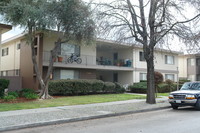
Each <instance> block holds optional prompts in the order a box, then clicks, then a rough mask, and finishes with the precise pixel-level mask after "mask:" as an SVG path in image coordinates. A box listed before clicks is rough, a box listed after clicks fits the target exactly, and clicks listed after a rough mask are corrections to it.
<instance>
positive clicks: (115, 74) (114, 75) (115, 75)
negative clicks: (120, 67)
mask: <svg viewBox="0 0 200 133" xmlns="http://www.w3.org/2000/svg"><path fill="white" fill-rule="evenodd" d="M113 82H118V73H113Z"/></svg>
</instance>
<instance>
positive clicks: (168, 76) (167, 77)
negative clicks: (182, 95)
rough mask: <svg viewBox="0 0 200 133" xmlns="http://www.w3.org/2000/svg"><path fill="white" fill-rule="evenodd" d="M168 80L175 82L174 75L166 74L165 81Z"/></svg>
mask: <svg viewBox="0 0 200 133" xmlns="http://www.w3.org/2000/svg"><path fill="white" fill-rule="evenodd" d="M167 79H169V80H172V81H174V74H165V80H167Z"/></svg>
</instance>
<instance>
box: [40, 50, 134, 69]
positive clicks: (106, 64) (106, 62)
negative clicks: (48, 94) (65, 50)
mask: <svg viewBox="0 0 200 133" xmlns="http://www.w3.org/2000/svg"><path fill="white" fill-rule="evenodd" d="M70 56H71V55H58V58H56V60H54V66H55V67H67V68H82V69H102V70H129V71H130V70H132V69H133V68H132V60H131V59H119V60H115V61H114V60H111V59H109V58H106V57H96V56H92V55H80V56H79V57H78V58H80V59H81V60H82V61H81V63H79V62H76V61H72V62H70V61H69V60H70ZM49 57H50V52H43V66H48V63H49Z"/></svg>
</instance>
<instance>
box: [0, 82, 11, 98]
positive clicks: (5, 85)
mask: <svg viewBox="0 0 200 133" xmlns="http://www.w3.org/2000/svg"><path fill="white" fill-rule="evenodd" d="M9 82H10V81H9V80H6V79H0V98H2V97H3V96H4V90H5V89H6V88H8V85H9Z"/></svg>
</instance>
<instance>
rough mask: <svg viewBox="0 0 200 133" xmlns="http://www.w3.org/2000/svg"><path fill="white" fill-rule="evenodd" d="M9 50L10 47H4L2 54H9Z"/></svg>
mask: <svg viewBox="0 0 200 133" xmlns="http://www.w3.org/2000/svg"><path fill="white" fill-rule="evenodd" d="M8 51H9V49H8V48H4V49H2V56H6V55H8Z"/></svg>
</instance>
